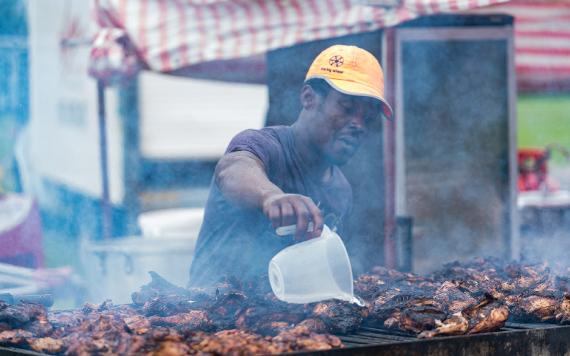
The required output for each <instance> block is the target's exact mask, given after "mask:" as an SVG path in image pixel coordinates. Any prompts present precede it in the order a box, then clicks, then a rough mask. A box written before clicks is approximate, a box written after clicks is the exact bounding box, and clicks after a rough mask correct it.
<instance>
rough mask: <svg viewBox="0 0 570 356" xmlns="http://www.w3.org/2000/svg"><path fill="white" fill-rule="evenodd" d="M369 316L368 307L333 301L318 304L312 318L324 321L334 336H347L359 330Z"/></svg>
mask: <svg viewBox="0 0 570 356" xmlns="http://www.w3.org/2000/svg"><path fill="white" fill-rule="evenodd" d="M367 314H368V309H367V308H366V307H361V306H358V305H356V304H353V303H349V302H345V301H340V300H331V301H326V302H321V303H317V304H316V305H315V307H314V308H313V311H312V313H311V315H310V317H311V318H315V319H320V320H322V321H323V322H324V323H325V325H326V326H327V329H328V331H329V332H331V333H333V334H336V333H339V334H346V333H349V332H352V331H355V330H357V329H358V328H359V327H360V325H361V324H362V320H363V319H364V317H366V315H367Z"/></svg>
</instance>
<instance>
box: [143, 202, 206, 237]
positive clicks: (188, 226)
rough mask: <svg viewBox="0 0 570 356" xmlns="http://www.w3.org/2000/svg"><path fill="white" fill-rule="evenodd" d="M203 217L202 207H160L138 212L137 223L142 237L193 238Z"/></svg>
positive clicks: (198, 230) (196, 234)
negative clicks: (159, 208)
mask: <svg viewBox="0 0 570 356" xmlns="http://www.w3.org/2000/svg"><path fill="white" fill-rule="evenodd" d="M203 219H204V209H203V208H189V209H161V210H154V211H147V212H144V213H142V214H140V215H139V217H138V224H139V227H140V229H141V231H142V234H143V236H144V237H150V238H163V239H164V238H173V239H184V238H190V239H195V238H197V236H198V233H199V232H200V226H201V225H202V220H203Z"/></svg>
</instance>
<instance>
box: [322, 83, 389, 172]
mask: <svg viewBox="0 0 570 356" xmlns="http://www.w3.org/2000/svg"><path fill="white" fill-rule="evenodd" d="M318 100H319V103H318V105H317V107H316V108H315V116H314V125H312V129H313V130H312V131H313V137H314V141H313V142H314V143H315V145H316V147H317V148H318V149H320V151H321V153H322V154H323V155H324V156H325V158H326V159H327V161H329V162H330V163H332V164H335V165H342V164H344V163H346V162H347V161H348V160H349V159H350V158H351V157H352V156H354V154H355V153H356V151H357V150H358V147H359V146H360V144H361V143H362V140H363V138H364V135H365V134H366V133H367V131H368V129H369V127H370V125H371V124H372V122H374V121H376V120H378V117H379V112H380V111H379V105H378V104H377V103H376V102H375V101H374V100H373V99H371V98H365V97H359V96H352V95H346V94H342V93H340V92H338V91H336V90H330V91H329V93H328V95H327V96H326V97H322V96H319V97H318Z"/></svg>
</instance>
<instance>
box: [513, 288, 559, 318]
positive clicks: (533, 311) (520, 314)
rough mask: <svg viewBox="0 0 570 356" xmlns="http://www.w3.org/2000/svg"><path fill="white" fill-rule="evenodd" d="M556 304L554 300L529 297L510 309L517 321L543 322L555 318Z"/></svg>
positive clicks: (534, 296)
mask: <svg viewBox="0 0 570 356" xmlns="http://www.w3.org/2000/svg"><path fill="white" fill-rule="evenodd" d="M558 304H559V302H558V300H557V299H556V298H553V297H544V296H538V295H531V296H529V297H523V298H521V299H520V301H519V303H517V304H514V306H513V307H512V308H511V309H512V311H513V314H514V315H513V316H514V317H515V319H516V320H518V321H523V322H525V321H526V322H528V321H530V322H545V321H552V320H554V319H555V318H556V311H557V308H558Z"/></svg>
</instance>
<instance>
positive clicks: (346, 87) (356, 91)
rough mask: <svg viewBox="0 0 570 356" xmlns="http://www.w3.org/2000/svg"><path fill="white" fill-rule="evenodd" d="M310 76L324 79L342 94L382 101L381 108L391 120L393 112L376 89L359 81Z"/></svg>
mask: <svg viewBox="0 0 570 356" xmlns="http://www.w3.org/2000/svg"><path fill="white" fill-rule="evenodd" d="M311 78H320V79H324V80H325V81H326V82H327V83H329V85H330V86H332V87H333V88H334V89H336V90H338V91H339V92H341V93H343V94H347V95H356V96H365V97H369V98H373V99H377V100H379V101H380V103H382V109H383V111H384V116H385V117H386V118H387V119H389V120H392V118H393V116H394V112H393V111H392V108H391V107H390V104H388V103H387V102H386V100H384V98H382V97H381V96H380V93H379V92H378V91H376V90H374V89H372V88H370V87H368V86H366V85H363V84H360V83H355V82H349V81H346V80H338V79H330V78H327V77H325V76H311ZM311 78H307V80H308V79H311Z"/></svg>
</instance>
